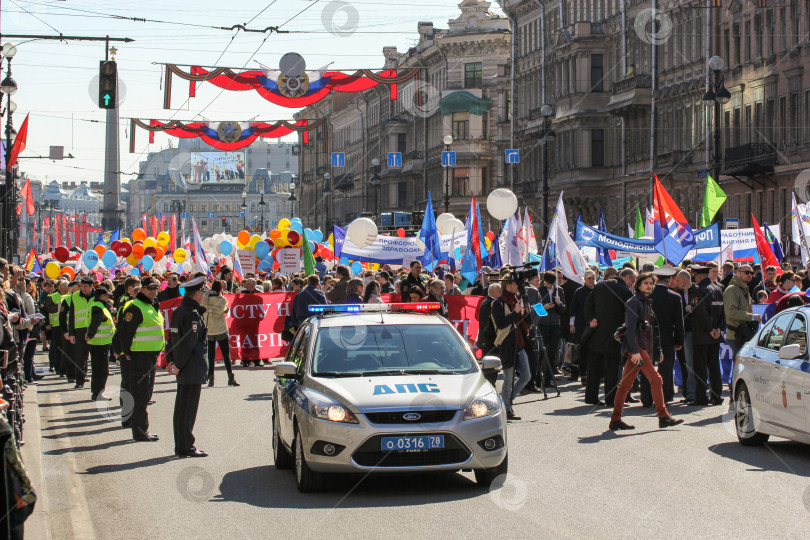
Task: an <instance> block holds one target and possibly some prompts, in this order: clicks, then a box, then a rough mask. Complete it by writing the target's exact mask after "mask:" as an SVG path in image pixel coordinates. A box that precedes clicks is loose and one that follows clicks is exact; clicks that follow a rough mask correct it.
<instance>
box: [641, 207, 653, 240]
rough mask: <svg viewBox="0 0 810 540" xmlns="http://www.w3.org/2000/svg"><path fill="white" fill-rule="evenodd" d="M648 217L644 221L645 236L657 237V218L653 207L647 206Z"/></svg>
mask: <svg viewBox="0 0 810 540" xmlns="http://www.w3.org/2000/svg"><path fill="white" fill-rule="evenodd" d="M646 211H647V219H646V220H645V221H644V236H649V237H650V238H655V218H654V217H653V211H652V208H647V209H646Z"/></svg>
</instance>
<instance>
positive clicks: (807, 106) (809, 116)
mask: <svg viewBox="0 0 810 540" xmlns="http://www.w3.org/2000/svg"><path fill="white" fill-rule="evenodd" d="M804 140H805V141H810V90H806V91H805V92H804Z"/></svg>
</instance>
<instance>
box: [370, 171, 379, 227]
mask: <svg viewBox="0 0 810 540" xmlns="http://www.w3.org/2000/svg"><path fill="white" fill-rule="evenodd" d="M371 165H372V167H374V174H372V175H371V178H370V179H369V181H368V185H370V186H371V187H373V188H374V215H375V216H377V219H378V220H379V215H380V193H379V190H380V184H381V182H380V175H379V172H380V160H379V159H377V158H374V159H372V160H371Z"/></svg>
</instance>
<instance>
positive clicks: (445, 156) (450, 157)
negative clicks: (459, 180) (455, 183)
mask: <svg viewBox="0 0 810 540" xmlns="http://www.w3.org/2000/svg"><path fill="white" fill-rule="evenodd" d="M455 164H456V153H455V152H442V167H452V166H453V165H455Z"/></svg>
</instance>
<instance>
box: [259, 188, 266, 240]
mask: <svg viewBox="0 0 810 540" xmlns="http://www.w3.org/2000/svg"><path fill="white" fill-rule="evenodd" d="M265 206H267V203H266V202H264V188H262V198H261V200H260V201H259V210H261V212H262V220H261V221H260V222H259V232H264V207H265Z"/></svg>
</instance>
